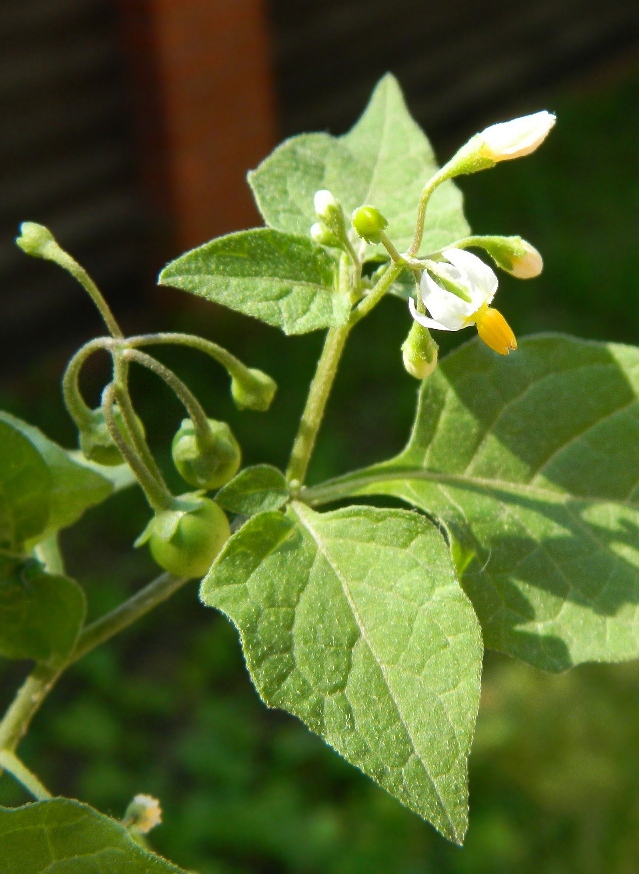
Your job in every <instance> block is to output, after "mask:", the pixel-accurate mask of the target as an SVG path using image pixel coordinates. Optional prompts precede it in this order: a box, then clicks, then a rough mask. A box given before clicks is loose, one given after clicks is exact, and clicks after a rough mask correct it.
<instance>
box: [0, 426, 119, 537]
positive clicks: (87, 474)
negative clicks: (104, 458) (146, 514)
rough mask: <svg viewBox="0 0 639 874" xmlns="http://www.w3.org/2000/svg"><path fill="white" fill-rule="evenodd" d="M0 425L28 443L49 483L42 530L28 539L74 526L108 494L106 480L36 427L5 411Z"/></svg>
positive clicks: (107, 481) (110, 489) (109, 490)
mask: <svg viewBox="0 0 639 874" xmlns="http://www.w3.org/2000/svg"><path fill="white" fill-rule="evenodd" d="M0 423H1V424H2V425H4V426H5V427H7V428H11V429H13V430H14V431H16V432H18V433H19V434H20V435H21V436H22V437H23V438H25V439H26V440H28V442H29V443H30V444H31V447H32V448H33V449H34V450H35V451H36V452H37V453H38V455H39V456H40V459H41V461H42V462H43V463H44V465H45V466H46V468H47V469H48V473H49V477H50V483H51V484H50V503H49V510H48V519H47V521H46V527H45V528H44V529H43V530H42V531H41V532H38V533H37V534H32V535H30V537H32V538H33V537H37V536H38V535H39V534H44V535H46V534H51V533H52V532H54V531H59V530H60V529H61V528H68V527H69V526H70V525H74V524H75V523H76V522H77V521H78V519H79V518H80V517H81V516H82V515H83V513H84V512H85V511H86V510H88V509H89V507H93V506H94V505H96V504H100V503H102V501H104V500H106V499H107V498H108V497H109V495H110V494H111V493H112V491H113V485H112V483H111V482H110V481H109V480H108V479H107V478H106V477H104V476H102V475H101V474H99V473H97V472H96V471H94V470H91V469H90V468H88V467H87V466H85V465H84V464H78V463H77V462H75V461H74V460H73V459H72V457H71V455H70V453H69V452H67V451H66V450H65V449H62V447H61V446H58V444H57V443H54V442H53V440H49V438H48V437H45V435H44V434H43V433H42V431H40V430H39V429H38V428H36V427H34V426H33V425H28V424H27V423H26V422H23V421H21V420H20V419H18V418H16V417H15V416H11V415H10V414H9V413H5V412H0ZM2 433H4V431H3V432H2Z"/></svg>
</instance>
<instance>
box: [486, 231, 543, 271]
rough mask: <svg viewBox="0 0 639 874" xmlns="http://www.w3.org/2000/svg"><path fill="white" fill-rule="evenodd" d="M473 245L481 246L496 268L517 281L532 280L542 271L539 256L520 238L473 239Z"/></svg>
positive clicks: (533, 248)
mask: <svg viewBox="0 0 639 874" xmlns="http://www.w3.org/2000/svg"><path fill="white" fill-rule="evenodd" d="M473 245H476V246H481V248H482V249H484V250H485V251H486V252H487V253H488V254H489V255H490V257H491V258H492V259H493V261H494V262H495V264H496V265H497V266H498V267H500V268H501V269H502V270H505V271H506V273H510V274H511V275H512V276H516V277H517V279H533V278H534V277H535V276H539V274H540V273H541V271H542V270H543V267H544V262H543V260H542V257H541V255H540V254H539V252H538V251H537V250H536V249H535V247H534V246H531V245H530V243H528V242H527V241H526V240H523V239H522V238H521V237H475V238H473Z"/></svg>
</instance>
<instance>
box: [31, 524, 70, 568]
mask: <svg viewBox="0 0 639 874" xmlns="http://www.w3.org/2000/svg"><path fill="white" fill-rule="evenodd" d="M34 552H35V556H36V558H37V559H38V561H41V562H42V564H43V565H44V566H45V568H46V569H47V571H48V572H49V573H50V574H62V575H64V573H65V569H64V557H63V555H62V550H61V549H60V541H59V539H58V535H57V533H55V534H49V536H48V537H45V539H44V540H41V541H40V542H39V543H38V544H37V546H36V548H35V550H34Z"/></svg>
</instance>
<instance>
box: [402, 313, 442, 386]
mask: <svg viewBox="0 0 639 874" xmlns="http://www.w3.org/2000/svg"><path fill="white" fill-rule="evenodd" d="M438 348H439V347H438V346H437V343H436V342H435V341H434V340H433V338H432V337H431V334H430V331H429V330H428V328H425V327H424V326H423V325H420V324H419V322H413V325H412V327H411V329H410V331H409V332H408V336H407V337H406V339H405V340H404V342H403V344H402V360H403V362H404V367H405V368H406V371H407V372H408V373H410V375H411V376H414V377H415V379H426V377H427V376H430V375H431V373H432V372H433V370H434V369H435V368H436V367H437V352H438Z"/></svg>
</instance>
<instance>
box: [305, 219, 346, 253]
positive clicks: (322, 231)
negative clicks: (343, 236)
mask: <svg viewBox="0 0 639 874" xmlns="http://www.w3.org/2000/svg"><path fill="white" fill-rule="evenodd" d="M311 240H313V242H314V243H318V244H319V245H320V246H330V247H331V248H332V249H341V248H342V243H341V241H340V240H339V239H338V238H337V237H336V236H335V234H333V233H332V232H331V231H329V229H328V228H327V227H326V225H325V224H323V222H315V224H314V225H311Z"/></svg>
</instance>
